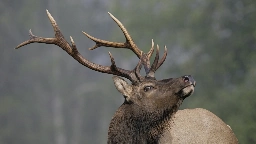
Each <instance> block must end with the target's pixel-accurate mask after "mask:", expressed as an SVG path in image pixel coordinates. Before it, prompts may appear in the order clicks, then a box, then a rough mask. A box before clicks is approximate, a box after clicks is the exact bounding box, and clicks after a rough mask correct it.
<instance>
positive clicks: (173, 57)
mask: <svg viewBox="0 0 256 144" xmlns="http://www.w3.org/2000/svg"><path fill="white" fill-rule="evenodd" d="M46 9H48V10H49V12H51V14H52V16H53V17H54V18H55V20H56V21H57V23H58V25H59V27H60V28H61V30H62V32H63V34H64V35H65V37H66V38H67V39H68V41H69V36H72V37H73V39H74V40H75V42H76V44H77V47H78V50H79V51H80V52H81V53H82V55H84V57H86V58H87V59H89V60H90V61H92V62H95V63H98V64H102V65H110V60H109V56H108V53H107V52H108V51H111V53H112V54H113V56H114V57H115V60H116V63H117V65H118V66H119V67H122V68H125V69H132V68H133V67H135V65H136V64H137V62H138V58H137V57H136V56H135V55H134V54H133V53H132V52H131V51H129V50H124V49H113V48H103V47H102V48H98V49H96V50H94V51H89V50H88V48H90V47H92V46H93V45H94V43H93V42H92V41H90V40H89V39H88V38H86V37H85V36H84V35H83V34H82V32H81V31H85V32H88V33H89V34H91V35H93V36H95V37H98V38H101V39H105V40H109V41H119V42H123V41H124V40H125V39H124V36H123V34H122V32H121V30H120V29H119V27H118V26H117V25H116V24H115V23H114V22H113V20H112V19H111V18H110V17H109V15H108V14H107V12H108V11H109V12H111V13H112V14H113V15H115V16H116V17H117V18H118V19H119V20H120V21H122V23H123V24H124V25H125V26H126V28H127V29H128V31H129V32H130V34H131V35H132V37H133V39H134V41H135V43H136V44H137V45H138V46H139V47H140V48H141V49H143V50H144V51H148V50H149V48H150V47H151V39H152V38H153V39H154V41H155V43H156V44H159V45H160V48H161V49H160V50H161V54H162V53H163V47H164V45H166V46H167V48H168V56H167V59H166V62H165V63H164V65H163V66H162V67H161V68H160V69H159V70H158V71H157V75H156V77H157V78H158V79H163V78H170V77H179V76H182V75H185V74H191V75H193V77H194V78H195V80H196V81H197V86H196V89H195V93H194V94H193V95H192V96H190V97H189V98H187V99H186V100H185V101H184V103H183V105H182V107H181V109H184V108H199V107H200V108H205V109H208V110H210V111H212V112H213V113H215V114H216V115H217V116H219V117H220V118H221V119H223V121H224V122H226V123H227V124H228V125H230V126H231V127H232V129H233V130H234V132H235V134H236V135H237V137H238V139H239V141H240V143H242V144H252V143H256V113H255V111H254V110H255V108H256V99H255V94H256V88H255V86H256V67H255V66H256V1H255V0H243V1H242V0H222V1H216V0H162V1H157V0H151V1H148V0H140V1H137V0H131V1H124V0H121V1H120V0H19V1H17V0H8V1H0V26H1V27H0V49H1V52H0V143H1V144H17V143H19V144H46V143H47V144H82V143H106V141H107V131H108V124H109V122H110V120H111V117H112V115H113V114H114V112H115V110H116V109H117V108H118V107H119V106H120V105H121V104H122V102H123V97H122V96H121V94H119V93H118V92H117V90H116V89H115V87H114V85H113V82H112V79H111V77H112V76H111V75H107V74H101V73H98V72H94V71H92V70H89V69H88V68H86V67H83V66H82V65H80V64H79V63H78V62H76V61H75V60H74V59H73V58H72V57H70V56H69V55H67V54H66V53H65V52H64V51H63V50H61V49H60V48H58V47H57V46H54V45H46V44H30V45H27V46H25V47H22V48H21V49H19V50H14V48H15V47H16V46H17V45H18V44H19V43H21V42H23V41H25V40H27V39H28V38H29V36H28V30H29V29H32V31H33V33H34V34H35V35H37V36H43V37H52V36H53V34H54V33H53V30H52V27H51V25H50V22H49V20H48V18H47V15H46V12H45V10H46Z"/></svg>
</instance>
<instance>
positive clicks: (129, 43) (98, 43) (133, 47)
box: [83, 12, 142, 58]
mask: <svg viewBox="0 0 256 144" xmlns="http://www.w3.org/2000/svg"><path fill="white" fill-rule="evenodd" d="M108 14H109V15H110V17H111V18H112V19H113V20H114V21H115V22H116V23H117V25H118V26H119V27H120V29H121V30H122V32H123V34H124V36H125V38H126V42H124V43H119V42H110V41H106V40H101V39H98V38H95V37H93V36H91V35H89V34H87V33H85V32H83V34H84V35H86V36H87V37H88V38H89V39H91V40H93V41H94V42H95V43H96V44H95V46H93V47H92V48H89V50H94V49H96V48H98V47H101V46H105V47H113V48H128V49H130V50H132V51H133V52H134V53H135V54H136V55H137V57H138V58H140V57H141V52H142V51H141V50H140V49H139V48H138V47H137V46H136V44H135V43H134V41H133V40H132V37H131V36H130V34H129V33H128V31H127V30H126V28H125V27H124V25H123V24H122V23H121V22H120V21H119V20H118V19H117V18H116V17H114V16H113V15H112V14H111V13H110V12H108Z"/></svg>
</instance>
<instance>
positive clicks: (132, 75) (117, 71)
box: [16, 10, 167, 83]
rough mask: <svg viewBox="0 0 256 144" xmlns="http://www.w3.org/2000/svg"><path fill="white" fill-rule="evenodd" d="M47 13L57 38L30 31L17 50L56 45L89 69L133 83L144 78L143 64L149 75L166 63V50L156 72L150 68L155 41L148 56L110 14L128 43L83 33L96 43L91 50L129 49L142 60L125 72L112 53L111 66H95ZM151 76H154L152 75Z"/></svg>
mask: <svg viewBox="0 0 256 144" xmlns="http://www.w3.org/2000/svg"><path fill="white" fill-rule="evenodd" d="M46 12H47V15H48V18H49V20H50V22H51V24H52V27H53V29H54V32H55V37H54V38H44V37H37V36H35V35H33V33H32V32H31V30H30V31H29V36H30V39H29V40H27V41H24V42H22V43H21V44H19V45H18V46H17V47H16V49H18V48H20V47H22V46H25V45H27V44H30V43H46V44H55V45H57V46H59V47H60V48H62V49H63V50H64V51H66V52H67V53H68V54H69V55H70V56H72V57H73V58H74V59H75V60H77V61H78V62H79V63H81V64H82V65H84V66H86V67H88V68H89V69H92V70H95V71H99V72H102V73H108V74H113V75H117V76H121V77H125V78H127V79H129V80H130V81H131V82H133V83H134V82H136V81H138V80H140V79H141V78H142V77H141V75H140V73H139V71H140V69H141V63H142V64H143V65H144V67H145V69H146V72H147V73H149V72H150V71H151V73H152V72H155V70H156V69H157V68H159V67H160V66H161V64H162V63H163V62H164V60H165V58H166V55H167V51H166V49H165V54H164V56H163V58H162V59H161V60H160V62H159V63H158V64H157V66H156V67H155V66H154V70H153V69H152V70H151V69H150V67H149V65H150V62H149V58H150V57H151V55H152V53H153V49H154V42H153V40H152V48H151V49H150V51H149V52H148V53H147V54H145V53H143V51H141V50H140V49H139V48H138V47H137V46H136V45H135V43H134V42H133V40H132V38H131V36H130V35H129V33H128V31H127V30H126V29H125V27H124V26H123V25H122V23H121V22H120V21H119V20H118V19H116V18H115V17H114V16H113V15H112V14H110V13H109V14H110V16H111V17H112V18H113V19H114V20H115V22H116V23H117V24H118V26H119V27H120V28H121V30H122V31H123V33H124V35H125V38H126V42H125V43H117V42H109V41H105V40H101V39H97V38H95V37H92V36H90V35H88V34H87V33H85V32H83V33H84V34H85V35H86V36H87V37H88V38H90V39H91V40H93V41H94V42H95V43H96V45H95V46H94V47H93V48H90V49H91V50H93V49H95V48H97V47H100V46H106V47H114V48H128V49H131V50H132V51H133V52H134V53H135V54H136V55H137V57H138V58H140V61H139V63H138V65H137V66H136V67H135V69H134V70H131V71H130V70H124V69H122V68H119V67H117V66H116V64H115V61H114V58H113V57H112V55H111V53H110V52H109V56H110V59H111V66H102V65H98V64H95V63H93V62H90V61H89V60H87V59H85V58H84V57H83V56H82V55H81V54H80V53H79V52H78V50H77V48H76V45H75V42H74V40H73V38H72V37H71V36H70V39H71V44H69V43H68V42H67V40H66V39H65V38H64V36H63V34H62V33H61V31H60V29H59V27H58V25H57V23H56V21H55V20H54V18H53V17H52V16H51V14H50V13H49V12H48V10H46ZM158 49H159V48H158ZM158 51H159V50H158ZM158 51H157V55H158ZM157 59H158V58H157ZM150 76H152V74H150Z"/></svg>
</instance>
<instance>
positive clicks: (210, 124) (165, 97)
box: [16, 10, 238, 144]
mask: <svg viewBox="0 0 256 144" xmlns="http://www.w3.org/2000/svg"><path fill="white" fill-rule="evenodd" d="M46 11H47V10H46ZM47 15H48V17H49V19H50V22H51V24H52V26H53V29H54V32H55V37H54V38H43V37H37V36H35V35H33V34H32V32H31V30H30V31H29V35H30V39H29V40H27V41H25V42H23V43H21V44H20V45H18V46H17V47H16V49H18V48H20V47H22V46H25V45H27V44H30V43H46V44H55V45H57V46H59V47H60V48H62V49H63V50H64V51H66V52H67V53H68V54H69V55H70V56H72V57H73V58H74V59H75V60H77V61H78V62H79V63H81V64H82V65H84V66H86V67H88V68H89V69H92V70H94V71H98V72H102V73H108V74H112V75H115V76H114V77H113V81H114V84H115V86H116V89H117V90H118V91H119V92H120V93H121V94H122V95H123V96H124V103H123V104H122V105H121V106H120V107H119V108H118V110H117V111H116V113H115V115H114V116H113V118H112V120H111V122H110V125H109V130H108V143H109V144H112V143H113V144H115V143H174V144H185V143H202V144H205V143H211V144H212V143H216V144H236V143H238V140H237V138H236V136H235V134H234V133H233V132H232V130H231V128H230V127H229V126H228V125H227V124H225V123H224V122H223V121H222V120H221V119H220V118H218V117H217V116H216V115H214V114H213V113H211V112H209V111H207V110H205V109H201V108H197V109H185V110H178V108H179V106H180V105H181V104H182V102H183V100H184V99H185V98H187V97H188V96H190V95H191V94H192V93H193V91H194V87H195V84H196V82H195V80H194V79H193V77H192V76H190V75H185V76H181V77H179V78H168V79H163V80H156V78H155V76H154V73H155V72H156V70H157V69H158V68H159V67H160V66H161V65H162V64H163V62H164V61H165V58H166V56H167V49H166V47H165V51H164V55H163V57H162V58H161V59H160V60H159V46H158V45H157V49H156V56H155V58H154V61H153V63H152V65H150V61H149V60H150V57H151V56H152V53H153V52H154V42H153V40H152V47H151V49H150V50H149V52H147V53H144V52H143V51H141V50H140V49H139V48H138V47H137V46H136V44H135V43H134V41H133V39H132V38H131V36H130V35H129V33H128V31H127V30H126V28H125V27H124V26H123V24H122V23H121V22H120V21H119V20H118V19H117V18H115V17H114V16H113V15H112V14H111V13H109V15H110V16H111V18H112V19H113V20H114V21H115V22H116V23H117V25H118V26H119V27H120V28H121V30H122V32H123V34H124V36H125V38H126V41H125V42H124V43H118V42H110V41H106V40H101V39H98V38H95V37H93V36H91V35H89V34H87V33H85V32H83V33H84V34H85V35H86V36H87V37H88V38H89V39H91V40H93V41H94V42H95V43H96V44H95V46H94V47H92V48H90V50H93V49H96V48H98V47H101V46H105V47H113V48H127V49H130V50H132V51H133V52H134V53H135V54H136V55H137V57H138V58H139V62H138V64H137V65H136V67H135V68H134V69H133V70H125V69H122V68H119V67H117V66H116V64H115V60H114V58H113V56H112V55H111V53H109V56H110V60H111V65H110V66H102V65H98V64H95V63H92V62H90V61H89V60H87V59H86V58H84V57H83V56H82V55H81V54H80V53H79V52H78V50H77V47H76V45H75V42H74V40H73V39H72V37H70V39H71V43H69V42H67V40H66V39H65V38H64V36H63V35H62V33H61V31H60V29H59V27H58V25H57V23H56V21H55V20H54V18H53V17H52V16H51V14H50V13H49V12H48V11H47ZM142 66H143V67H144V69H145V72H146V76H142V75H141V74H140V70H141V68H142ZM121 77H123V78H127V79H128V80H130V81H131V84H129V83H128V82H126V80H125V79H123V78H121Z"/></svg>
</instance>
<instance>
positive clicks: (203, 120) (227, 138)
mask: <svg viewBox="0 0 256 144" xmlns="http://www.w3.org/2000/svg"><path fill="white" fill-rule="evenodd" d="M160 143H168V144H169V143H172V144H237V143H238V140H237V138H236V136H235V134H234V133H233V132H232V130H231V129H230V127H229V126H227V125H226V124H225V123H224V122H223V121H222V120H221V119H220V118H218V117H217V116H216V115H214V114H213V113H211V112H210V111H208V110H205V109H201V108H197V109H185V110H179V111H177V113H176V114H175V115H174V116H173V118H172V120H170V122H169V129H166V130H165V132H164V134H163V137H162V138H161V139H160Z"/></svg>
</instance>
